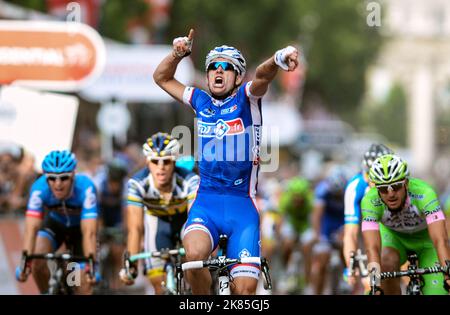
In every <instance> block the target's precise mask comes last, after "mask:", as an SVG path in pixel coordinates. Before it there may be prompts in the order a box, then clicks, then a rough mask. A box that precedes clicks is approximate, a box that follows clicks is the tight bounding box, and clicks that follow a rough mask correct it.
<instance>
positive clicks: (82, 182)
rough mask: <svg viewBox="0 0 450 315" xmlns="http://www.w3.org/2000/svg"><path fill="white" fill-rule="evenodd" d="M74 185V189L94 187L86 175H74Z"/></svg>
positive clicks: (92, 181) (91, 180)
mask: <svg viewBox="0 0 450 315" xmlns="http://www.w3.org/2000/svg"><path fill="white" fill-rule="evenodd" d="M74 183H75V186H76V187H80V188H87V187H91V186H93V187H95V183H94V180H93V179H92V178H91V177H89V176H88V175H86V174H81V173H78V174H75V178H74Z"/></svg>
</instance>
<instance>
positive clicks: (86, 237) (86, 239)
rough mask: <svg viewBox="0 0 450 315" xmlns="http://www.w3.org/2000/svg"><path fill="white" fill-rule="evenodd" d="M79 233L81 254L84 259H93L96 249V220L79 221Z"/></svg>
mask: <svg viewBox="0 0 450 315" xmlns="http://www.w3.org/2000/svg"><path fill="white" fill-rule="evenodd" d="M81 233H82V235H83V253H84V256H85V257H89V256H90V255H92V256H93V257H94V258H95V253H96V248H97V219H83V220H81Z"/></svg>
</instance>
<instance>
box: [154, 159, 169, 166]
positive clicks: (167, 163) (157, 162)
mask: <svg viewBox="0 0 450 315" xmlns="http://www.w3.org/2000/svg"><path fill="white" fill-rule="evenodd" d="M159 161H162V162H163V164H164V166H167V165H169V164H171V163H172V162H173V160H172V159H150V163H152V164H153V165H158V164H159Z"/></svg>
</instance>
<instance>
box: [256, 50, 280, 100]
mask: <svg viewBox="0 0 450 315" xmlns="http://www.w3.org/2000/svg"><path fill="white" fill-rule="evenodd" d="M277 71H278V66H277V65H276V64H275V62H274V61H273V57H272V58H270V59H267V60H266V61H265V62H263V63H262V64H260V65H259V66H258V67H257V68H256V72H255V77H254V79H253V80H252V81H253V82H252V85H251V87H250V92H251V93H252V95H255V96H262V95H264V94H265V93H266V91H267V89H268V87H269V84H270V82H272V80H273V79H274V78H275V76H276V74H277Z"/></svg>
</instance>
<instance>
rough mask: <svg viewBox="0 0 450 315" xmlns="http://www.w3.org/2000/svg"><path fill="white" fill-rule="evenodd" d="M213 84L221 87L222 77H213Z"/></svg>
mask: <svg viewBox="0 0 450 315" xmlns="http://www.w3.org/2000/svg"><path fill="white" fill-rule="evenodd" d="M214 86H215V87H222V86H223V78H222V77H220V76H218V77H216V78H215V79H214Z"/></svg>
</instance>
